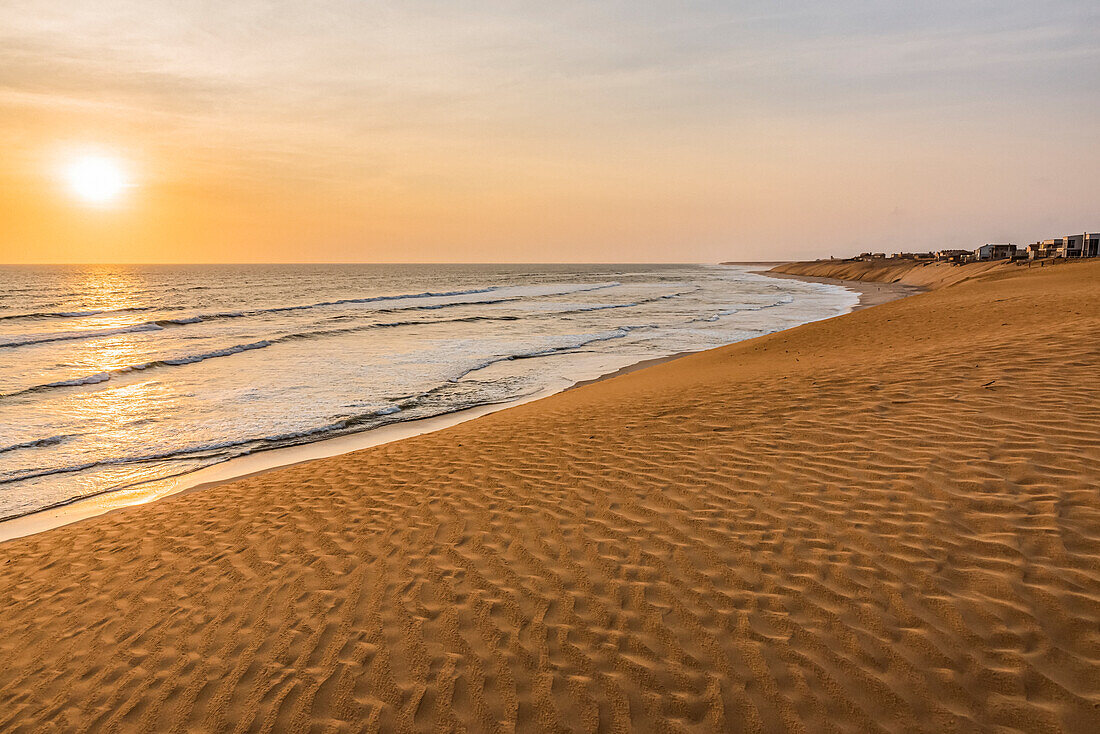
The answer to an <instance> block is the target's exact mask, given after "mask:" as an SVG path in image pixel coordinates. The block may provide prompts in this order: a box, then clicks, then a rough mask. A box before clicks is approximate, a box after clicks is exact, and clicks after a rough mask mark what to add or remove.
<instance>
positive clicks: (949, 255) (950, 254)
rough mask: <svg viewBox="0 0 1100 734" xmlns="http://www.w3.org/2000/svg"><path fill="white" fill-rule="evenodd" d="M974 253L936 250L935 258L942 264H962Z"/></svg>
mask: <svg viewBox="0 0 1100 734" xmlns="http://www.w3.org/2000/svg"><path fill="white" fill-rule="evenodd" d="M973 254H974V253H973V252H971V251H970V250H936V252H935V253H934V256H935V258H936V260H939V261H940V262H952V263H956V262H962V261H963V260H965V259H966V258H967V257H970V256H971V255H973Z"/></svg>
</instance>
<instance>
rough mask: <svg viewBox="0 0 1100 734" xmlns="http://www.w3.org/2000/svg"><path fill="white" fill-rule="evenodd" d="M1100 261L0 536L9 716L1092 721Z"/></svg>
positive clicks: (14, 721)
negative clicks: (28, 533) (30, 532)
mask: <svg viewBox="0 0 1100 734" xmlns="http://www.w3.org/2000/svg"><path fill="white" fill-rule="evenodd" d="M1098 426H1100V263H1085V264H1074V265H1066V266H1064V267H1056V268H1046V269H1043V270H1042V271H1037V270H1032V271H1030V272H1027V271H1024V270H1022V269H1021V270H1019V271H1016V272H1008V273H999V274H998V273H994V274H991V275H989V276H987V277H985V278H983V279H978V280H972V281H968V282H965V283H962V284H960V285H955V286H951V287H947V288H943V289H940V290H936V291H933V292H930V293H926V294H922V295H918V296H914V297H911V298H908V299H905V300H903V301H896V302H893V303H888V304H885V305H882V306H878V307H875V308H871V309H867V310H863V311H859V312H856V313H853V314H850V315H847V316H843V317H840V318H837V319H832V320H829V321H824V322H819V323H815V324H809V325H807V326H803V327H799V328H796V329H793V330H790V331H786V332H782V333H777V334H772V335H770V336H765V337H762V338H759V339H755V340H752V341H748V342H743V343H741V344H736V345H732V346H730V347H724V348H721V349H717V350H712V351H709V352H704V353H701V354H697V355H693V356H689V357H685V358H682V359H679V360H676V361H673V362H669V363H665V364H661V365H658V366H655V367H652V368H649V369H646V370H641V371H638V372H633V373H630V374H626V375H623V376H621V377H616V378H614V379H611V380H607V381H604V382H600V383H596V384H593V385H589V386H586V387H583V388H579V389H577V390H572V391H569V392H566V393H562V394H559V395H556V396H553V397H551V398H548V399H545V400H542V401H538V402H535V403H530V404H528V405H524V406H520V407H517V408H514V409H511V410H506V411H502V412H499V413H495V414H493V415H490V416H487V417H484V418H481V419H478V420H476V421H473V422H471V423H467V424H463V425H460V426H457V427H454V428H451V429H447V430H445V431H440V432H437V433H433V434H428V435H424V436H420V437H417V438H413V439H409V440H406V441H402V442H399V443H394V444H389V445H386V446H380V447H376V448H373V449H368V450H365V451H361V452H357V453H354V454H349V455H346V456H341V457H336V458H332V459H326V460H321V461H317V462H313V463H309V464H304V465H299V466H295V467H291V468H287V469H284V470H280V471H276V472H271V473H268V474H264V475H260V476H257V477H253V478H250V479H246V480H242V481H239V482H236V483H233V484H229V485H224V486H220V487H215V488H213V489H210V490H206V491H202V492H195V493H191V494H186V495H179V496H175V497H172V498H169V499H166V500H163V501H160V502H157V503H154V504H152V505H149V506H144V507H138V508H133V509H130V510H124V511H119V512H116V513H112V514H109V515H106V516H103V517H100V518H96V519H93V520H88V521H85V522H81V523H78V524H76V525H72V526H68V527H64V528H60V529H57V530H54V531H50V532H48V533H43V534H40V535H36V536H32V537H29V538H25V539H21V540H16V541H12V542H9V543H5V544H3V545H0V609H2V610H3V613H2V614H0V660H3V664H2V665H0V730H4V731H22V730H27V731H30V730H37V729H43V730H49V729H61V730H71V729H88V730H97V731H106V730H111V729H118V730H138V729H158V730H165V731H169V730H171V731H223V730H264V731H304V730H312V731H359V730H368V731H373V730H385V731H391V730H392V731H427V730H439V731H459V730H466V731H511V730H513V729H515V730H522V731H544V730H563V731H564V730H568V731H627V730H636V731H768V732H771V731H815V732H816V731H841V732H864V731H885V732H908V731H929V732H933V731H934V732H941V731H965V732H970V731H998V732H1006V731H1017V730H1019V731H1076V732H1094V731H1100V493H1098V490H1097V487H1098V485H1100V431H1098V428H1097V427H1098Z"/></svg>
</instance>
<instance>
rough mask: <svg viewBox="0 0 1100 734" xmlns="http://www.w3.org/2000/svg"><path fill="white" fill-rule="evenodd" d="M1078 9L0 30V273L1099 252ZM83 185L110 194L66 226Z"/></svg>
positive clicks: (347, 4) (172, 1)
mask: <svg viewBox="0 0 1100 734" xmlns="http://www.w3.org/2000/svg"><path fill="white" fill-rule="evenodd" d="M1098 39H1100V4H1098V3H1096V2H1095V0H1046V1H1045V2H1043V3H1036V2H1034V0H1028V1H1027V2H1022V1H1017V0H996V1H986V2H971V1H968V0H951V1H949V2H948V1H943V0H926V1H922V2H919V3H914V2H911V0H907V1H906V2H896V1H894V0H835V1H832V2H814V3H809V2H789V1H785V0H770V1H768V2H764V1H762V0H745V1H743V2H728V1H727V2H665V1H664V0H649V1H647V2H645V3H637V2H625V1H623V2H618V1H615V2H608V1H600V0H586V1H585V2H571V1H569V0H563V1H558V2H522V1H519V0H517V1H513V2H492V1H487V2H481V3H453V2H443V1H442V0H439V1H435V2H429V1H427V0H413V1H408V2H364V1H363V0H315V1H314V2H309V3H302V2H283V1H278V0H271V1H269V2H257V1H255V0H233V1H232V2H226V1H225V0H218V1H217V2H214V1H213V0H190V1H184V2H181V1H180V0H142V1H141V2H122V1H121V0H101V1H99V2H96V3H90V2H72V1H71V0H54V1H52V2H45V1H43V0H0V262H8V263H18V262H37V263H47V262H49V263H66V262H79V263H84V262H717V261H724V260H790V259H797V258H810V257H827V256H830V255H836V256H845V255H851V254H855V253H858V252H861V251H865V250H875V251H887V252H893V251H926V250H932V249H939V248H943V247H949V248H956V247H965V248H972V247H976V246H978V245H980V244H982V243H985V242H1015V243H1018V244H1023V243H1027V242H1032V241H1035V240H1037V239H1045V238H1048V237H1053V236H1061V235H1064V234H1068V233H1071V232H1081V231H1085V230H1090V231H1091V230H1096V229H1100V206H1098V204H1100V196H1098V194H1097V191H1098V189H1097V183H1096V182H1097V171H1098V170H1100V104H1098V103H1100V42H1098ZM90 155H91V156H98V157H99V159H101V160H108V161H111V162H113V164H114V165H117V166H118V168H119V170H120V171H121V172H122V174H123V175H124V177H125V181H126V184H127V185H126V186H125V187H124V188H123V189H122V191H121V193H120V194H119V196H117V197H116V198H113V199H111V200H110V201H107V202H88V201H84V200H81V199H80V198H79V197H77V196H74V194H73V191H72V188H71V186H68V185H67V184H66V180H65V177H66V171H67V170H69V168H71V167H72V166H73V165H74V162H75V161H80V160H84V159H85V158H86V157H87V156H90Z"/></svg>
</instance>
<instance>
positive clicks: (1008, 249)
mask: <svg viewBox="0 0 1100 734" xmlns="http://www.w3.org/2000/svg"><path fill="white" fill-rule="evenodd" d="M974 255H975V256H976V257H977V258H978V259H979V260H1007V259H1009V258H1012V257H1015V256H1016V245H996V244H989V245H982V246H981V247H979V248H978V249H977V250H974Z"/></svg>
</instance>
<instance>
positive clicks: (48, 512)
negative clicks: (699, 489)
mask: <svg viewBox="0 0 1100 734" xmlns="http://www.w3.org/2000/svg"><path fill="white" fill-rule="evenodd" d="M722 264H726V263H722ZM752 264H754V265H760V266H773V265H775V264H774V263H752ZM780 264H783V263H780ZM753 272H754V273H756V274H757V275H763V276H767V277H772V278H781V279H784V280H801V281H805V282H810V283H826V284H828V285H838V286H841V287H843V288H847V289H848V290H850V291H852V292H854V293H856V294H857V295H858V296H859V302H858V303H856V305H855V306H853V307H852V308H851V310H849V311H848V312H846V313H844V314H840V316H845V315H847V314H850V313H854V312H856V311H859V310H862V309H865V308H870V307H871V306H877V305H880V304H882V303H888V302H889V301H893V300H897V299H899V298H905V297H907V296H910V295H915V294H916V293H920V292H923V291H924V290H926V289H924V288H920V287H914V286H905V285H900V284H893V283H874V282H867V281H856V280H852V281H848V280H840V279H837V278H817V277H813V276H801V275H789V274H786V273H774V272H771V271H765V270H758V271H753ZM840 316H834V317H832V318H839V317H840ZM792 328H797V327H792ZM727 346H728V345H727ZM717 348H721V347H717ZM706 351H709V350H706V349H703V350H692V351H685V352H677V353H675V354H670V355H667V356H664V357H653V358H649V359H643V360H639V361H637V362H632V363H630V364H627V365H624V366H622V367H619V368H618V369H614V370H610V371H607V372H603V373H600V374H597V375H596V376H594V377H587V378H582V379H579V380H576V381H573V382H571V383H570V384H566V385H559V386H556V387H550V388H547V389H545V390H540V391H538V392H536V393H533V394H531V395H527V396H524V397H521V398H518V399H516V400H509V401H505V402H500V403H487V404H485V405H478V406H474V407H472V408H465V409H462V410H457V411H454V412H451V413H443V414H441V415H437V416H432V417H429V418H420V419H416V420H410V421H401V422H397V423H391V424H389V425H385V426H379V427H377V428H372V429H370V430H367V431H361V432H358V433H351V434H346V435H343V436H336V437H333V438H327V439H323V440H320V441H313V442H310V443H303V444H298V445H295V446H285V447H282V448H277V449H270V450H267V451H258V452H256V453H253V454H246V455H244V456H238V457H235V458H232V459H229V460H227V461H224V462H221V463H218V464H214V465H212V466H208V467H204V468H202V469H198V470H196V471H192V472H187V473H185V474H180V475H177V476H174V477H167V478H165V479H156V480H152V481H149V482H142V483H141V484H138V485H134V486H131V487H122V488H117V489H110V490H106V491H104V492H101V493H99V494H95V495H91V496H85V497H76V498H73V499H71V500H69V501H67V502H64V503H61V504H58V505H53V506H51V507H46V508H43V509H40V510H34V511H32V512H29V513H27V514H24V515H16V516H14V517H11V518H7V519H4V520H0V544H2V543H7V542H9V541H12V540H16V539H18V538H23V537H26V536H28V535H34V534H36V533H42V532H46V531H48V530H52V529H54V528H58V527H63V526H65V525H70V524H72V523H76V522H80V521H82V520H87V519H90V518H93V517H98V516H101V515H106V514H109V513H112V512H116V511H118V510H122V509H125V508H128V507H135V506H138V505H146V504H150V503H153V502H157V501H159V500H161V499H164V498H165V497H171V496H174V495H182V494H189V493H192V492H198V491H203V490H207V489H213V488H215V487H219V486H223V485H225V484H228V483H230V482H235V481H238V480H242V479H247V478H250V477H255V476H259V475H261V474H266V473H268V472H272V471H277V470H280V469H285V468H287V467H291V466H296V465H299V464H303V463H307V462H310V461H316V460H319V459H327V458H331V457H334V456H342V455H345V454H350V453H352V452H355V451H360V450H363V449H368V448H373V447H375V446H381V445H384V444H388V443H393V442H395V441H402V440H405V439H407V438H412V437H414V436H420V435H423V434H425V433H431V432H435V431H441V430H443V429H446V428H451V427H452V426H457V425H460V424H462V423H466V422H468V421H472V420H476V419H478V418H481V417H482V416H486V415H489V414H491V413H495V412H497V411H501V410H506V409H508V408H514V407H518V406H520V405H524V404H525V403H529V402H533V401H535V400H541V399H543V398H547V397H550V396H551V395H556V394H558V393H562V392H569V391H572V390H574V389H576V388H579V387H584V386H586V385H592V384H595V383H598V382H603V381H605V380H610V379H611V378H613V377H619V376H621V375H626V374H630V373H632V372H636V371H638V370H642V369H645V368H647V367H653V366H656V365H659V364H664V363H666V362H671V361H673V360H677V359H681V358H683V357H687V356H690V355H693V354H699V353H701V352H706Z"/></svg>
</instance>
